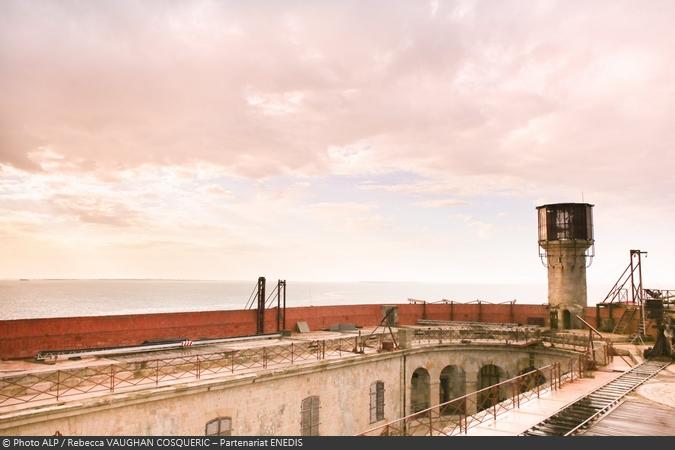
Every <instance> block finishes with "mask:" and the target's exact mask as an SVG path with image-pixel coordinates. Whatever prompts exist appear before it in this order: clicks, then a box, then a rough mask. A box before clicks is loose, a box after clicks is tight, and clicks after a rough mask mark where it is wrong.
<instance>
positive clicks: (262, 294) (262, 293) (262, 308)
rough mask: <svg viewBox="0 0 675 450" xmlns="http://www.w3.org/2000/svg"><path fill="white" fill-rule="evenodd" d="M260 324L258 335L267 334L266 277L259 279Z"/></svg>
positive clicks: (257, 328)
mask: <svg viewBox="0 0 675 450" xmlns="http://www.w3.org/2000/svg"><path fill="white" fill-rule="evenodd" d="M257 312H258V322H257V324H256V334H263V333H264V332H265V277H259V278H258V311H257Z"/></svg>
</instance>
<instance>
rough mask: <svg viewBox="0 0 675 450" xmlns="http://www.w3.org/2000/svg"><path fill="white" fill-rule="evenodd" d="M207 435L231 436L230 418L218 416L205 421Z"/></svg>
mask: <svg viewBox="0 0 675 450" xmlns="http://www.w3.org/2000/svg"><path fill="white" fill-rule="evenodd" d="M205 434H206V435H207V436H232V418H231V417H218V418H217V419H213V420H210V421H209V422H207V423H206V433H205Z"/></svg>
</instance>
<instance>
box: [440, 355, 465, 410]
mask: <svg viewBox="0 0 675 450" xmlns="http://www.w3.org/2000/svg"><path fill="white" fill-rule="evenodd" d="M439 381H440V390H439V394H440V398H439V403H441V404H442V403H446V402H449V401H450V400H453V399H456V398H459V397H462V396H464V395H465V394H466V374H465V373H464V370H463V369H462V368H461V367H457V366H445V368H444V369H443V370H442V371H441V376H440V378H439ZM465 411H466V399H461V400H459V401H457V402H451V403H448V404H447V405H443V406H442V407H441V414H442V415H454V414H464V412H465Z"/></svg>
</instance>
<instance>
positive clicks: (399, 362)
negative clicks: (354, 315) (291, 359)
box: [0, 345, 569, 435]
mask: <svg viewBox="0 0 675 450" xmlns="http://www.w3.org/2000/svg"><path fill="white" fill-rule="evenodd" d="M568 358H569V355H568V354H566V353H564V352H557V351H551V350H544V349H518V348H505V347H500V346H477V345H471V346H457V345H441V346H437V347H427V348H417V349H411V350H406V351H397V352H392V353H381V354H377V355H361V356H354V357H349V358H343V359H340V360H333V361H331V360H326V361H322V362H318V363H312V364H308V365H306V366H294V367H292V368H290V369H284V370H277V371H274V370H271V371H266V372H260V373H258V374H257V375H256V374H251V375H243V376H238V377H233V378H229V379H221V380H202V381H199V382H194V383H188V384H184V385H180V386H172V387H163V388H162V387H160V388H154V389H147V390H143V391H139V392H134V393H128V394H123V393H121V394H114V395H110V396H107V397H101V398H97V399H91V400H82V401H81V402H79V403H78V402H72V403H67V404H64V405H61V406H55V407H50V408H42V409H40V410H34V411H30V410H29V411H24V412H17V413H14V414H6V415H5V416H4V417H2V418H1V419H0V434H3V435H51V434H54V433H55V432H56V431H59V432H60V433H62V434H64V435H202V434H204V427H205V424H206V423H207V422H208V421H209V420H211V419H214V418H216V417H224V416H227V417H231V418H232V427H233V434H236V435H298V434H300V422H301V413H300V406H301V402H302V400H303V399H304V398H305V397H308V396H311V395H318V396H320V402H321V408H320V422H321V424H320V428H319V429H320V433H321V434H322V435H352V434H356V433H358V432H361V431H364V430H366V429H368V428H371V427H373V426H376V425H379V424H381V423H384V422H387V421H391V420H394V419H396V418H399V417H401V416H402V415H403V411H404V410H405V411H408V410H409V404H410V398H411V397H410V379H411V377H412V373H413V371H414V370H415V369H416V368H418V367H424V368H425V369H426V370H428V371H429V374H430V388H431V395H430V400H431V404H432V405H433V404H437V403H438V402H439V378H440V374H441V371H442V370H443V368H444V367H446V366H447V365H452V364H454V365H457V366H459V367H462V368H463V369H464V370H465V372H466V392H471V391H474V390H476V389H477V381H478V373H479V371H480V368H481V366H482V365H484V364H495V365H497V366H499V367H500V368H502V369H503V371H504V378H503V379H504V380H505V379H507V378H510V377H512V376H515V375H517V374H518V372H519V371H520V370H522V369H523V368H525V367H528V366H529V365H530V364H531V363H532V362H534V365H535V366H536V367H540V366H543V365H546V364H550V363H551V362H553V361H566V360H567V359H568ZM378 380H380V381H383V382H384V385H385V419H384V421H381V422H377V423H373V424H371V423H370V395H369V393H370V385H371V384H372V383H374V382H375V381H378ZM404 399H405V405H406V407H405V408H404V407H403V405H404Z"/></svg>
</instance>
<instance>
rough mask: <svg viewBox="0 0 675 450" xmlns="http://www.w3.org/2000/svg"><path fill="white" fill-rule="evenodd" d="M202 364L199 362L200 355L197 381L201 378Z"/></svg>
mask: <svg viewBox="0 0 675 450" xmlns="http://www.w3.org/2000/svg"><path fill="white" fill-rule="evenodd" d="M201 369H202V368H201V363H200V361H199V355H197V379H198V380H199V379H200V378H201V375H202V373H201Z"/></svg>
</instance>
